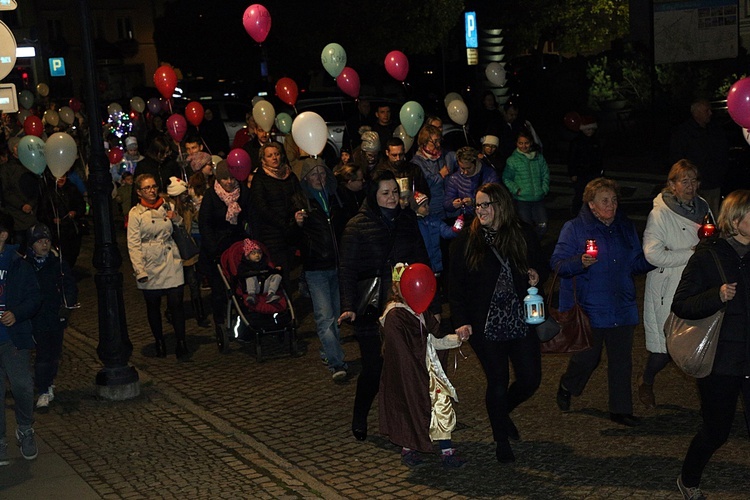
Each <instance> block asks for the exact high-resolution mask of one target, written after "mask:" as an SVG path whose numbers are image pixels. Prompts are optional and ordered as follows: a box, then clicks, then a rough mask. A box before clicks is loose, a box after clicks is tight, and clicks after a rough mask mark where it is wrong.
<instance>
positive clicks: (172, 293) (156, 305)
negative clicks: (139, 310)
mask: <svg viewBox="0 0 750 500" xmlns="http://www.w3.org/2000/svg"><path fill="white" fill-rule="evenodd" d="M183 290H184V286H183V285H180V286H176V287H174V288H166V289H163V290H142V292H143V298H144V299H145V300H146V317H147V318H148V325H149V326H150V327H151V334H152V335H153V336H154V339H155V340H161V339H162V338H164V330H163V329H162V322H161V297H162V295H166V296H167V305H168V306H169V310H170V311H172V327H173V328H174V334H175V337H176V338H177V340H185V307H184V304H183V295H184V291H183Z"/></svg>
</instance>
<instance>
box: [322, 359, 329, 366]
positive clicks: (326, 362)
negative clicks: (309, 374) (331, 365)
mask: <svg viewBox="0 0 750 500" xmlns="http://www.w3.org/2000/svg"><path fill="white" fill-rule="evenodd" d="M320 362H321V363H323V365H324V366H328V358H320Z"/></svg>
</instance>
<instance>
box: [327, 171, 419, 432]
mask: <svg viewBox="0 0 750 500" xmlns="http://www.w3.org/2000/svg"><path fill="white" fill-rule="evenodd" d="M399 195H400V193H399V189H398V183H397V182H396V178H395V177H394V175H393V172H391V171H384V172H381V173H380V174H379V176H378V177H376V178H375V179H373V182H372V184H371V185H370V188H369V191H368V194H367V199H366V200H365V201H364V203H363V204H362V208H361V209H360V211H359V213H358V214H357V215H355V216H354V217H353V218H352V219H351V220H350V221H349V222H348V223H347V225H346V228H345V229H344V234H343V236H342V238H341V264H340V267H339V283H340V290H341V311H342V313H341V316H340V317H339V323H341V322H342V321H345V320H348V321H353V322H354V334H355V336H356V338H357V342H358V343H359V349H360V352H361V354H362V372H361V373H360V375H359V378H358V379H357V394H356V396H355V399H354V415H353V418H352V434H354V437H355V438H357V439H358V440H360V441H364V440H365V439H367V415H368V413H369V412H370V406H372V402H373V400H374V399H375V396H376V395H377V394H378V387H379V384H380V373H381V371H382V369H383V358H382V356H381V341H380V334H379V332H378V317H379V316H380V314H381V313H382V311H383V308H384V307H385V302H386V301H385V299H386V294H387V293H388V291H389V290H390V289H391V267H393V266H394V265H395V264H396V263H397V262H406V263H409V264H414V263H417V262H421V263H423V264H426V265H429V264H430V259H429V256H428V255H427V250H426V249H425V246H424V241H423V240H422V236H421V234H420V232H419V226H418V225H417V216H416V214H415V213H414V212H413V211H411V210H409V209H402V208H401V207H400V205H399ZM376 276H379V277H380V296H379V300H378V307H377V308H374V309H377V310H372V314H369V313H368V314H367V316H366V317H364V318H361V317H358V316H357V312H356V310H357V302H358V299H359V291H358V286H357V284H358V282H361V281H363V280H367V279H368V278H372V277H376Z"/></svg>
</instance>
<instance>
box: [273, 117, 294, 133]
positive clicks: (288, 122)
mask: <svg viewBox="0 0 750 500" xmlns="http://www.w3.org/2000/svg"><path fill="white" fill-rule="evenodd" d="M276 128H278V129H279V130H280V131H281V132H283V133H285V134H288V133H289V132H290V131H291V130H292V117H291V116H289V114H288V113H279V114H278V115H276Z"/></svg>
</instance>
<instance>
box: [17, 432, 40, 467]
mask: <svg viewBox="0 0 750 500" xmlns="http://www.w3.org/2000/svg"><path fill="white" fill-rule="evenodd" d="M16 439H18V447H19V448H20V449H21V455H23V458H25V459H26V460H34V459H35V458H36V456H37V455H38V454H39V450H38V449H37V447H36V441H35V440H34V429H31V428H29V429H26V430H25V431H21V429H16Z"/></svg>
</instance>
